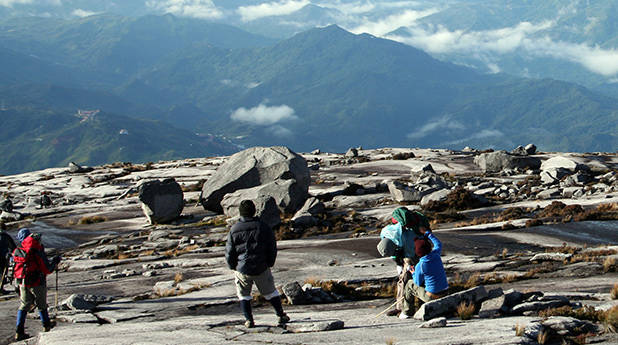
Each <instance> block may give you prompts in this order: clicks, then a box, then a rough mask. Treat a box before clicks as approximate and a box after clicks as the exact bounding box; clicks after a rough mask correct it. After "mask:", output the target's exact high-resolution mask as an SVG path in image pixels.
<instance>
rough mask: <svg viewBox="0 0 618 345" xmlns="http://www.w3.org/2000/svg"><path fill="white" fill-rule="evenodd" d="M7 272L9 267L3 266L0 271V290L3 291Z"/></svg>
mask: <svg viewBox="0 0 618 345" xmlns="http://www.w3.org/2000/svg"><path fill="white" fill-rule="evenodd" d="M8 271H9V265H8V262H7V265H6V266H4V270H3V271H2V280H0V290H4V278H5V277H6V273H7V272H8Z"/></svg>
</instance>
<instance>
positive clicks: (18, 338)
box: [15, 332, 30, 341]
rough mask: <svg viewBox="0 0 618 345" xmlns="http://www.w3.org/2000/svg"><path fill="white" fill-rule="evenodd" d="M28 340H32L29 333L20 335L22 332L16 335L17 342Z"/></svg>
mask: <svg viewBox="0 0 618 345" xmlns="http://www.w3.org/2000/svg"><path fill="white" fill-rule="evenodd" d="M28 338H30V335H29V334H27V333H20V332H17V333H15V341H20V340H25V339H28Z"/></svg>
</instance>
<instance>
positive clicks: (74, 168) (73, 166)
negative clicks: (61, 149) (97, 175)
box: [69, 162, 94, 174]
mask: <svg viewBox="0 0 618 345" xmlns="http://www.w3.org/2000/svg"><path fill="white" fill-rule="evenodd" d="M93 170H94V169H93V168H91V167H85V168H84V167H82V166H80V165H78V164H77V163H74V162H70V163H69V172H70V173H72V174H84V173H89V172H91V171H93Z"/></svg>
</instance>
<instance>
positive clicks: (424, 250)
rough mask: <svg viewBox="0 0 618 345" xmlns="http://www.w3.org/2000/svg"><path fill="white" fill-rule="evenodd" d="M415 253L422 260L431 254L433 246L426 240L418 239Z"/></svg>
mask: <svg viewBox="0 0 618 345" xmlns="http://www.w3.org/2000/svg"><path fill="white" fill-rule="evenodd" d="M414 252H415V253H416V256H418V257H419V258H422V257H423V256H425V255H427V254H429V253H430V252H431V244H430V243H429V240H428V239H426V238H417V239H415V240H414Z"/></svg>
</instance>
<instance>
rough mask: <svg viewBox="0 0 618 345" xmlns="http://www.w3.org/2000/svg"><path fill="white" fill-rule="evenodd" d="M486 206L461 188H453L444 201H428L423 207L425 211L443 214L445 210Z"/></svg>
mask: <svg viewBox="0 0 618 345" xmlns="http://www.w3.org/2000/svg"><path fill="white" fill-rule="evenodd" d="M482 206H487V205H486V204H483V203H482V202H481V201H479V199H478V198H476V197H475V196H474V195H473V193H472V192H470V191H468V190H467V189H465V188H464V187H462V186H458V187H457V188H455V189H454V190H453V191H452V192H451V193H450V194H449V195H448V196H447V197H446V200H445V201H430V202H429V203H428V204H427V205H425V206H424V207H423V210H425V211H434V212H443V211H446V210H468V209H474V208H479V207H482Z"/></svg>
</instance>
